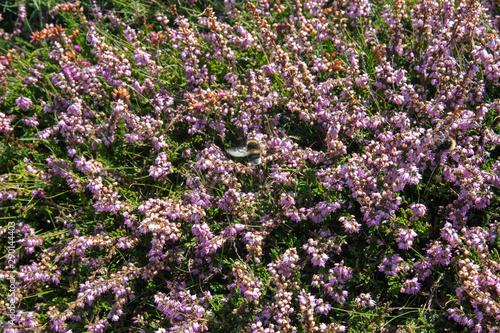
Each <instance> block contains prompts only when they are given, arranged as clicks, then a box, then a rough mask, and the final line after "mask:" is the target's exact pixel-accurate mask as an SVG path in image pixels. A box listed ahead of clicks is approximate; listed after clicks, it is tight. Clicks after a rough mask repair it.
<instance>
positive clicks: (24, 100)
mask: <svg viewBox="0 0 500 333" xmlns="http://www.w3.org/2000/svg"><path fill="white" fill-rule="evenodd" d="M16 105H17V106H19V108H20V109H21V110H28V109H29V108H30V107H31V106H32V105H33V102H32V101H31V99H29V98H28V97H23V96H21V97H18V98H16Z"/></svg>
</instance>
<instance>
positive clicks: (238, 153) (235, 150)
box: [227, 146, 247, 157]
mask: <svg viewBox="0 0 500 333" xmlns="http://www.w3.org/2000/svg"><path fill="white" fill-rule="evenodd" d="M227 153H228V154H229V155H231V156H234V157H245V156H247V147H246V146H243V147H231V148H228V149H227Z"/></svg>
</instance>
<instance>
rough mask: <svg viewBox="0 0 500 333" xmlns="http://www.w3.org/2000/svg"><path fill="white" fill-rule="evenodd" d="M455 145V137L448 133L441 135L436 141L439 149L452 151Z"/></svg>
mask: <svg viewBox="0 0 500 333" xmlns="http://www.w3.org/2000/svg"><path fill="white" fill-rule="evenodd" d="M455 146H456V142H455V139H453V138H452V137H451V136H448V135H446V136H442V137H439V138H437V139H436V140H435V141H434V147H435V148H436V150H437V151H452V150H453V149H455Z"/></svg>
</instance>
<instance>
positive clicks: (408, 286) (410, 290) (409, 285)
mask: <svg viewBox="0 0 500 333" xmlns="http://www.w3.org/2000/svg"><path fill="white" fill-rule="evenodd" d="M420 287H421V284H420V282H418V279H417V278H416V277H415V278H413V279H411V280H406V281H405V282H404V283H403V286H402V287H401V292H402V293H403V294H410V295H413V294H416V293H418V292H419V291H420Z"/></svg>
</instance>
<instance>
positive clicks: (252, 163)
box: [248, 156, 262, 166]
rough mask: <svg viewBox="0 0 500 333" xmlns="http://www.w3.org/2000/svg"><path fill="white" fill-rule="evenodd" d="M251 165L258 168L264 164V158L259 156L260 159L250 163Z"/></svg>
mask: <svg viewBox="0 0 500 333" xmlns="http://www.w3.org/2000/svg"><path fill="white" fill-rule="evenodd" d="M248 162H249V163H250V164H251V165H253V166H257V165H259V164H261V163H262V158H261V157H260V156H259V157H258V158H256V159H254V160H251V161H248Z"/></svg>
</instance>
